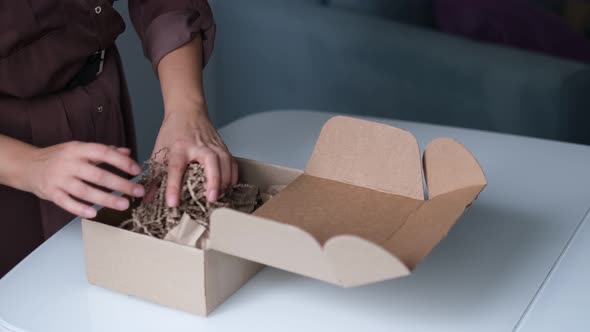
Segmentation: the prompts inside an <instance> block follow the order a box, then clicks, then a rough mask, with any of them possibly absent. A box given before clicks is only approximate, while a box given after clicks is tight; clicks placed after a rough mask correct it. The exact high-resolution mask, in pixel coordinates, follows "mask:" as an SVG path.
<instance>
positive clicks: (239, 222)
mask: <svg viewBox="0 0 590 332" xmlns="http://www.w3.org/2000/svg"><path fill="white" fill-rule="evenodd" d="M424 163H425V165H424V166H425V170H426V171H425V172H426V177H427V180H428V185H429V187H428V188H429V190H430V191H431V195H430V197H431V199H429V200H427V201H425V200H424V191H423V182H422V162H421V159H420V153H419V147H418V143H417V141H416V139H415V138H414V136H413V135H412V134H410V133H409V132H406V131H404V130H401V129H397V128H394V127H391V126H387V125H383V124H379V123H373V122H369V121H364V120H357V119H353V118H348V117H341V116H339V117H335V118H332V119H330V120H329V121H328V122H327V123H326V124H325V125H324V127H323V129H322V131H321V133H320V136H319V138H318V141H317V144H316V147H315V149H314V151H313V154H312V156H311V158H310V161H309V163H308V164H307V167H306V169H305V172H304V173H303V174H299V175H297V176H296V177H295V178H293V181H292V182H290V183H289V185H287V186H286V187H285V189H283V190H282V191H281V192H280V193H279V194H277V195H276V196H274V197H273V198H272V199H271V200H270V201H268V202H267V203H265V204H264V205H262V206H261V207H260V208H258V209H257V210H256V211H254V213H253V214H252V215H247V214H243V213H240V212H236V211H231V210H228V209H218V210H216V211H214V212H213V214H212V216H211V233H210V248H211V249H214V250H218V251H221V252H224V253H227V254H231V255H235V256H238V257H241V258H245V259H248V260H252V261H256V262H259V263H262V264H266V265H269V266H273V267H277V268H281V269H284V270H287V271H291V272H294V273H298V274H301V275H305V276H309V277H313V278H316V279H320V280H324V281H327V282H330V283H333V284H337V285H340V286H344V287H352V286H358V285H363V284H369V283H372V282H377V281H381V280H386V279H392V278H397V277H401V276H405V275H408V274H409V273H410V271H411V270H412V269H414V268H415V267H416V266H417V265H418V263H420V262H421V261H422V260H423V259H424V258H425V257H426V255H427V254H428V253H429V252H430V251H431V250H432V249H433V248H434V246H436V244H438V242H440V240H441V239H443V238H444V236H445V235H446V234H447V233H448V231H449V230H450V228H451V227H452V226H453V225H454V223H455V222H456V221H457V219H458V218H459V217H460V216H461V214H462V213H463V211H464V210H465V208H466V207H467V206H468V205H470V204H471V202H472V201H473V200H474V199H475V198H476V197H477V195H478V194H479V193H480V192H481V190H482V189H483V188H484V186H485V185H486V183H487V182H486V179H485V176H484V175H483V171H482V170H481V168H480V167H479V164H478V163H477V161H476V160H475V158H474V157H473V156H472V155H471V154H470V153H469V151H467V150H466V149H465V148H464V147H463V146H462V145H461V144H459V143H457V142H456V141H454V140H452V139H447V138H443V139H437V140H434V141H433V142H432V143H431V144H430V145H429V146H428V147H427V149H426V152H425V155H424ZM291 176H295V173H292V175H291Z"/></svg>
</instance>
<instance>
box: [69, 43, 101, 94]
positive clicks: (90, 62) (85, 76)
mask: <svg viewBox="0 0 590 332" xmlns="http://www.w3.org/2000/svg"><path fill="white" fill-rule="evenodd" d="M104 57H105V50H100V51H98V52H96V53H93V54H92V55H90V56H89V57H88V59H86V63H85V64H84V66H83V67H82V68H81V69H80V71H79V72H78V73H77V74H76V75H75V76H74V78H72V80H71V81H70V82H69V83H68V85H67V86H66V89H68V90H70V89H73V88H75V87H78V86H85V85H88V84H90V83H91V82H92V81H94V80H95V79H96V77H98V75H100V73H102V68H103V66H104Z"/></svg>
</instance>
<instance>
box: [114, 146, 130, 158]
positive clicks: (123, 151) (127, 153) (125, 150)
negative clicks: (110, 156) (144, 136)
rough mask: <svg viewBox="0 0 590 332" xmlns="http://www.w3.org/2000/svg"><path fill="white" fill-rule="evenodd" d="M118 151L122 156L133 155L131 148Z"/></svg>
mask: <svg viewBox="0 0 590 332" xmlns="http://www.w3.org/2000/svg"><path fill="white" fill-rule="evenodd" d="M117 151H119V152H121V153H122V154H124V155H126V156H129V155H131V149H129V148H117Z"/></svg>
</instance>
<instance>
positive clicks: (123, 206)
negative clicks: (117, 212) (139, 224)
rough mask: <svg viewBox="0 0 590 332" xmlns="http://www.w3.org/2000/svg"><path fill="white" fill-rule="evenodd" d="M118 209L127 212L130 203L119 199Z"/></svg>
mask: <svg viewBox="0 0 590 332" xmlns="http://www.w3.org/2000/svg"><path fill="white" fill-rule="evenodd" d="M115 205H116V206H117V208H118V209H121V210H126V209H127V208H128V207H129V201H128V200H126V199H124V198H123V199H118V200H117V203H115Z"/></svg>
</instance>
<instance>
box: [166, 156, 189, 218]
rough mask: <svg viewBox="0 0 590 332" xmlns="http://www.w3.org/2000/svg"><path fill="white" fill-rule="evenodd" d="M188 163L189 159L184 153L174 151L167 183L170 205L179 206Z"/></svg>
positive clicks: (167, 197)
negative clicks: (183, 178)
mask: <svg viewBox="0 0 590 332" xmlns="http://www.w3.org/2000/svg"><path fill="white" fill-rule="evenodd" d="M187 164H188V159H187V157H186V155H185V154H183V153H174V154H172V155H171V156H170V160H169V161H168V180H167V183H166V204H167V205H168V206H169V207H177V206H178V204H179V196H180V188H181V182H182V177H183V175H184V170H185V169H186V165H187Z"/></svg>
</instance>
